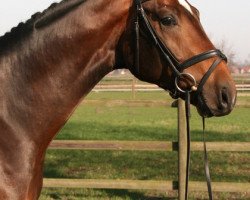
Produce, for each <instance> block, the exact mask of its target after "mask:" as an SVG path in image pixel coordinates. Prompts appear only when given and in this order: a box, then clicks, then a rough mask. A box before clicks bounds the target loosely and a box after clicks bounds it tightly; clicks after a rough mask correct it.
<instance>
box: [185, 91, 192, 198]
mask: <svg viewBox="0 0 250 200" xmlns="http://www.w3.org/2000/svg"><path fill="white" fill-rule="evenodd" d="M185 95H186V98H185V110H186V126H187V127H186V129H187V162H186V181H185V200H188V187H189V184H188V183H189V171H190V170H189V169H190V155H191V147H190V146H191V135H190V117H191V115H190V92H189V91H187V92H186V94H185Z"/></svg>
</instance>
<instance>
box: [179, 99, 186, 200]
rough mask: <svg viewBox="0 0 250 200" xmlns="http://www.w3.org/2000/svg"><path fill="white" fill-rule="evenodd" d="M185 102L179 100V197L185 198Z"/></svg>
mask: <svg viewBox="0 0 250 200" xmlns="http://www.w3.org/2000/svg"><path fill="white" fill-rule="evenodd" d="M186 123H187V122H186V117H185V102H184V101H183V100H182V99H179V100H178V141H179V143H178V144H179V145H178V146H179V147H178V168H179V170H178V199H179V200H184V199H185V179H186V163H187V162H186V161H187V158H186V155H187V135H186Z"/></svg>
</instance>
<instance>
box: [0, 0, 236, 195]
mask: <svg viewBox="0 0 250 200" xmlns="http://www.w3.org/2000/svg"><path fill="white" fill-rule="evenodd" d="M139 25H140V26H139ZM135 27H136V28H135ZM204 52H205V53H204ZM119 68H128V69H129V70H130V71H131V72H132V73H133V74H134V75H135V76H136V77H137V78H139V79H141V80H143V81H146V82H149V83H153V84H156V85H158V86H159V87H161V88H163V89H165V90H166V91H170V93H171V95H172V96H174V97H181V98H184V97H185V95H184V94H183V92H182V91H190V95H191V103H192V104H193V105H195V106H196V107H197V110H198V111H199V113H200V114H201V115H202V116H206V117H212V116H223V115H226V114H229V113H230V112H231V111H232V109H233V107H234V104H235V98H236V89H235V84H234V82H233V80H232V77H231V75H230V72H229V70H228V68H227V63H226V58H225V56H224V55H223V54H222V53H221V52H220V51H218V50H216V49H215V47H214V45H213V44H212V43H211V42H210V40H209V39H208V37H207V35H206V34H205V32H204V30H203V28H202V26H201V24H200V20H199V11H198V10H197V9H196V8H195V7H193V6H192V5H190V4H189V3H188V2H187V1H186V0H141V1H140V0H63V1H62V2H61V3H58V4H53V5H52V6H50V7H49V8H48V9H47V10H45V11H44V12H42V13H37V14H35V15H33V16H32V18H31V19H30V20H28V21H27V22H26V23H21V24H19V26H18V27H16V28H13V29H12V30H11V32H9V33H7V34H5V35H4V36H2V37H0V83H1V87H0V94H1V96H0V102H1V116H0V128H1V132H0V177H1V181H0V199H1V200H24V199H25V200H34V199H38V198H39V195H40V192H41V188H42V173H43V163H44V157H45V152H46V149H47V147H48V145H49V143H50V142H51V140H52V139H53V138H54V137H55V135H56V133H57V132H58V131H59V130H60V129H61V127H62V126H63V125H64V124H65V122H66V121H67V119H68V118H69V116H70V115H71V114H72V112H73V110H74V109H75V108H76V106H77V105H78V104H79V102H80V101H81V100H82V99H83V97H85V96H86V95H87V94H88V93H89V92H90V91H91V89H92V88H93V87H94V86H95V85H96V84H97V83H98V82H99V81H100V80H101V79H102V78H103V77H104V76H105V75H106V74H108V73H109V72H111V71H112V70H115V69H119ZM208 71H209V72H208ZM204 77H205V78H204ZM199 85H202V86H199ZM176 88H177V89H178V88H179V89H178V90H177V89H176ZM196 90H198V91H199V93H197V92H196ZM197 94H198V95H197Z"/></svg>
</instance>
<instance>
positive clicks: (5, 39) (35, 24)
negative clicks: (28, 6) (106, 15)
mask: <svg viewBox="0 0 250 200" xmlns="http://www.w3.org/2000/svg"><path fill="white" fill-rule="evenodd" d="M85 1H86V0H62V1H61V2H59V3H53V4H51V5H50V6H49V8H47V9H46V10H44V11H43V12H37V13H35V14H34V15H32V16H31V18H30V19H29V20H27V21H26V22H25V23H23V22H21V23H19V24H18V26H17V27H14V28H12V29H11V31H10V32H7V33H6V34H5V35H3V36H1V37H0V51H1V50H4V49H5V48H7V46H10V45H11V44H13V43H16V42H17V41H19V40H21V39H23V38H25V37H27V36H28V35H30V34H31V33H32V32H33V30H34V29H39V28H42V27H44V26H46V25H49V24H51V23H52V22H54V21H56V20H57V19H58V18H60V17H62V16H64V15H66V14H67V13H68V12H70V11H71V10H73V9H74V8H76V7H78V6H79V5H80V4H82V3H83V2H85Z"/></svg>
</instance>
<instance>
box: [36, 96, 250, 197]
mask: <svg viewBox="0 0 250 200" xmlns="http://www.w3.org/2000/svg"><path fill="white" fill-rule="evenodd" d="M249 102H250V97H249V96H248V97H239V99H238V105H239V106H237V107H236V109H235V110H234V112H233V113H232V114H231V115H229V116H227V117H223V118H212V119H209V120H207V140H208V141H239V142H250V127H249V122H250V119H249V111H250V103H249ZM171 103H172V100H171V99H170V98H169V97H168V95H167V94H166V93H164V92H150V93H149V92H138V93H136V97H135V99H133V97H132V94H131V93H130V92H115V93H114V92H104V93H103V92H101V93H91V94H90V95H89V96H88V97H87V98H86V100H85V101H84V102H83V103H81V104H80V106H79V107H78V109H77V110H76V112H75V113H74V115H73V116H72V117H71V119H70V120H69V122H68V123H67V124H66V126H65V127H64V128H63V129H62V130H61V132H60V134H58V136H57V138H56V139H59V140H66V139H67V140H71V139H72V140H135V141H139V140H147V141H148V140H149V141H151V140H152V141H164V140H166V141H176V140H177V132H176V129H177V120H176V119H177V109H176V108H172V107H171V106H170V105H171ZM201 126H202V125H201V119H200V117H199V116H198V115H197V113H196V110H195V109H194V108H192V119H191V129H192V140H193V141H201V140H202V134H201ZM202 156H203V155H202V153H201V152H200V153H198V152H193V153H192V160H191V178H190V179H191V180H196V181H202V180H204V174H203V164H202V162H200V161H201V160H202ZM209 159H210V163H211V164H210V165H211V173H212V179H213V181H229V182H249V181H250V153H249V152H248V153H237V152H236V153H229V152H228V153H220V152H217V153H215V152H211V153H210V154H209ZM176 169H177V153H176V152H135V151H134V152H131V151H129V152H127V151H73V150H48V152H47V156H46V162H45V170H44V177H47V178H87V179H138V180H150V179H153V180H177V170H176ZM249 195H250V194H231V193H229V194H222V193H221V194H216V196H217V199H249V198H250V196H249ZM191 196H193V198H192V199H197V194H191ZM175 197H176V194H175V193H169V194H162V193H158V192H147V191H127V190H92V189H74V190H73V189H44V190H43V192H42V196H41V198H40V199H41V200H45V199H46V200H50V199H72V200H73V199H96V200H97V199H117V200H118V199H128V200H132V199H134V200H137V199H138V200H139V199H152V200H156V199H176V198H175ZM199 199H206V195H205V194H199Z"/></svg>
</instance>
